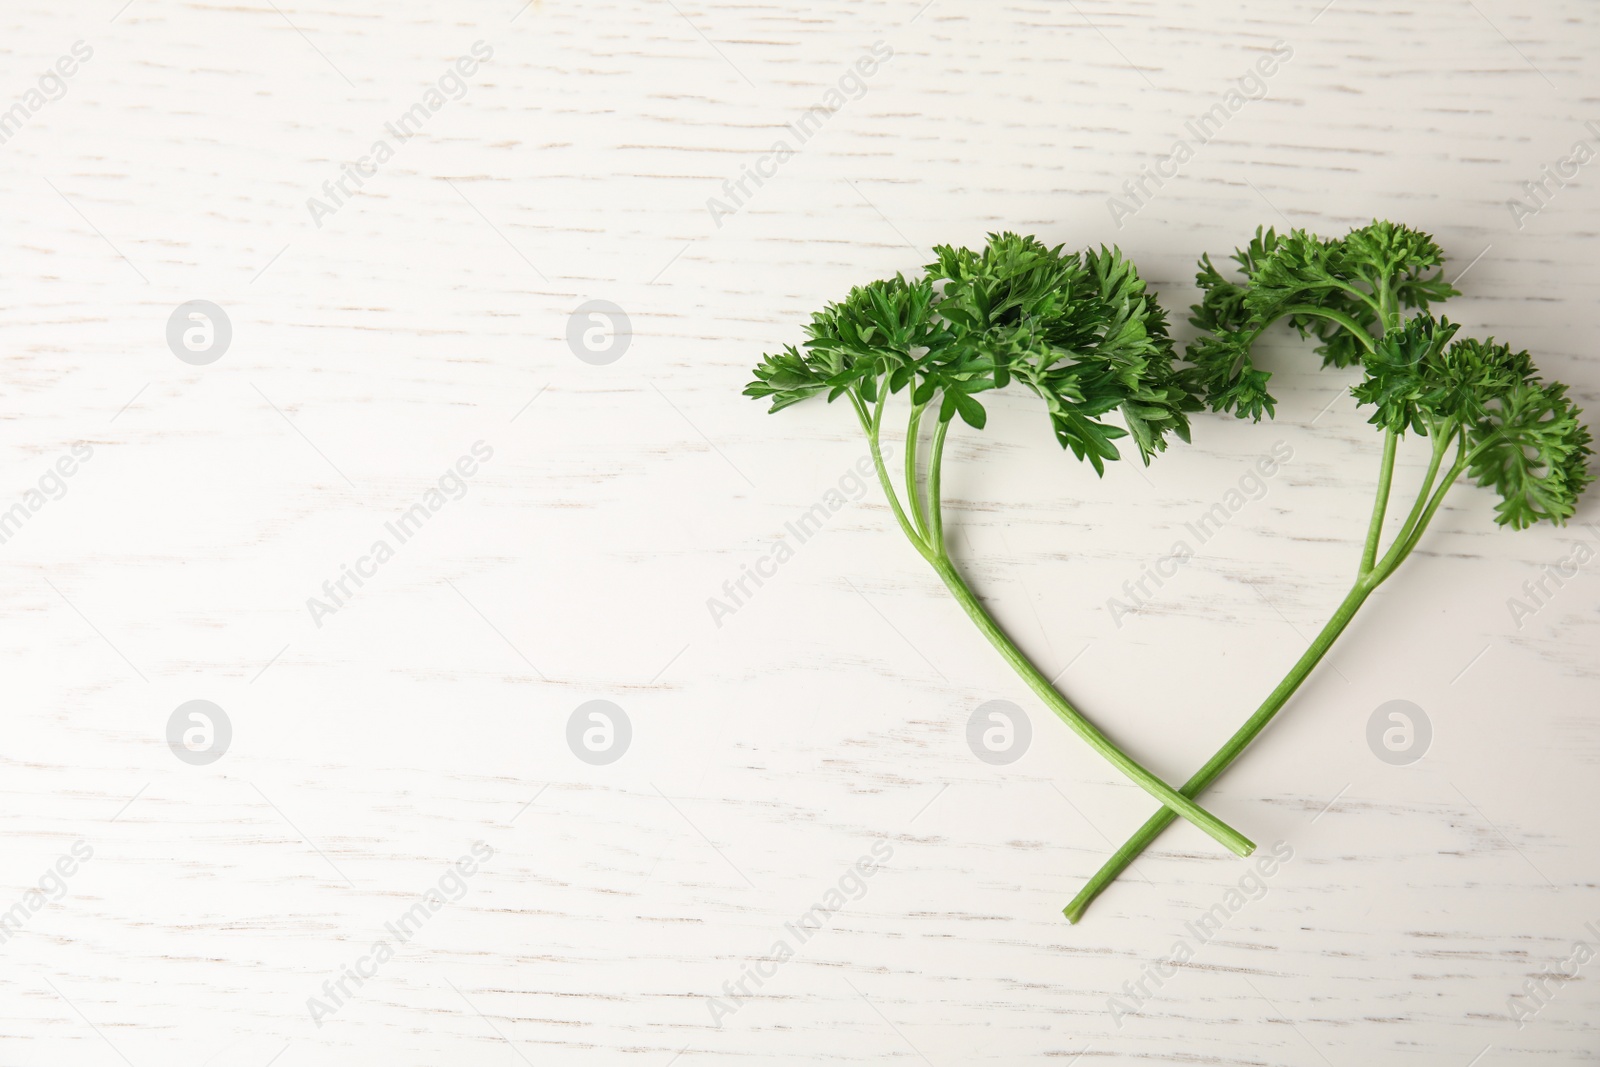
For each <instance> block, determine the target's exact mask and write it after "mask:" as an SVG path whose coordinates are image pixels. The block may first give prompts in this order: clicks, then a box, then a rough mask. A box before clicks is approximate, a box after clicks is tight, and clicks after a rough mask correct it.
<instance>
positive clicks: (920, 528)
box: [880, 386, 944, 544]
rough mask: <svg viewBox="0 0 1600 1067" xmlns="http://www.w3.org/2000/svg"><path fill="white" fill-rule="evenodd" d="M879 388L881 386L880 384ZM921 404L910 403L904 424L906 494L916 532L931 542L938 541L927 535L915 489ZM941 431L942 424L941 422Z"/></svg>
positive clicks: (920, 434)
mask: <svg viewBox="0 0 1600 1067" xmlns="http://www.w3.org/2000/svg"><path fill="white" fill-rule="evenodd" d="M880 388H882V387H881V386H880ZM924 406H925V405H923V404H912V405H911V421H910V422H909V424H907V426H906V495H907V497H908V498H909V499H908V503H909V504H910V507H911V518H912V520H913V521H914V522H915V523H916V526H917V532H918V533H919V534H921V535H922V536H923V537H924V538H925V539H928V540H929V541H930V543H932V544H938V543H939V542H938V541H936V540H933V539H932V538H929V537H928V516H927V509H926V508H925V507H924V506H923V503H922V494H921V493H919V492H918V491H917V453H918V452H920V451H921V450H922V409H923V407H924ZM939 429H940V430H941V431H942V430H943V429H944V425H943V424H942V423H941V424H940V426H939Z"/></svg>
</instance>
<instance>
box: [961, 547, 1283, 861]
mask: <svg viewBox="0 0 1600 1067" xmlns="http://www.w3.org/2000/svg"><path fill="white" fill-rule="evenodd" d="M931 562H932V563H933V569H934V570H935V571H937V572H938V574H939V577H940V578H942V579H944V584H945V587H946V588H947V589H949V590H950V594H951V595H952V596H954V597H955V598H956V602H957V603H959V604H960V605H961V607H962V608H963V609H964V610H965V611H966V613H967V617H968V618H970V619H971V620H972V621H973V623H974V624H975V625H976V626H977V627H978V629H979V630H980V631H982V633H983V635H984V636H985V637H987V638H988V639H989V643H990V644H992V645H993V646H994V647H995V650H996V651H997V652H999V653H1000V656H1001V658H1003V659H1004V660H1005V661H1006V662H1007V663H1009V664H1010V665H1011V669H1012V670H1014V671H1016V672H1017V674H1018V675H1019V676H1021V678H1022V680H1023V681H1024V682H1026V683H1028V688H1029V689H1032V690H1033V693H1034V695H1035V696H1037V697H1038V698H1039V699H1040V700H1041V701H1043V703H1044V705H1045V706H1046V707H1047V708H1049V709H1050V710H1051V711H1053V712H1055V713H1056V715H1057V716H1058V717H1059V718H1060V719H1061V721H1062V722H1065V723H1066V724H1067V725H1068V726H1070V727H1072V729H1073V731H1074V732H1076V733H1077V735H1078V736H1079V737H1081V738H1083V739H1084V740H1085V741H1087V742H1088V743H1089V747H1090V748H1092V749H1094V750H1095V751H1096V752H1098V753H1100V755H1102V756H1104V757H1105V758H1106V760H1107V761H1109V762H1110V763H1111V764H1112V766H1114V767H1116V768H1117V769H1118V770H1120V771H1121V772H1122V773H1123V774H1124V775H1126V776H1127V777H1128V778H1129V780H1131V781H1132V782H1133V783H1134V784H1135V785H1138V786H1139V787H1140V788H1142V789H1144V790H1145V792H1147V793H1149V794H1150V795H1151V796H1153V797H1155V798H1156V799H1157V800H1159V801H1161V803H1163V804H1165V805H1167V807H1165V808H1163V809H1162V812H1163V813H1164V814H1167V815H1171V816H1173V817H1174V818H1176V816H1177V815H1182V816H1183V817H1184V818H1185V819H1188V820H1189V821H1190V822H1192V823H1194V824H1195V825H1196V826H1198V827H1199V828H1200V829H1202V830H1204V831H1205V832H1206V833H1208V834H1210V835H1211V836H1212V837H1213V838H1215V839H1216V840H1217V841H1219V842H1220V843H1221V844H1222V845H1223V846H1224V847H1225V848H1227V849H1228V850H1229V851H1231V852H1233V853H1234V854H1235V855H1239V856H1248V855H1250V853H1252V852H1254V851H1255V845H1254V843H1252V842H1251V841H1250V840H1249V838H1247V837H1245V836H1244V835H1243V834H1241V833H1239V831H1237V830H1235V829H1233V828H1232V827H1230V826H1228V825H1227V824H1226V823H1224V822H1222V821H1221V820H1220V819H1218V818H1217V817H1216V816H1215V815H1212V814H1211V813H1210V812H1208V811H1206V810H1205V809H1204V808H1202V807H1200V806H1199V805H1198V804H1196V803H1195V802H1194V801H1193V800H1192V799H1190V797H1188V796H1185V795H1183V794H1182V793H1179V792H1178V791H1177V790H1175V789H1173V788H1172V787H1171V786H1169V785H1167V783H1165V782H1163V781H1162V780H1161V779H1160V778H1157V777H1156V776H1155V775H1154V774H1152V773H1151V772H1150V771H1148V770H1146V769H1145V768H1144V767H1142V766H1141V765H1140V764H1139V763H1138V762H1136V761H1135V760H1134V759H1133V757H1131V756H1129V755H1128V754H1127V753H1126V752H1124V751H1122V749H1120V748H1118V747H1117V745H1116V743H1115V742H1113V741H1112V740H1111V739H1110V738H1109V737H1107V736H1106V735H1105V734H1104V733H1102V732H1101V731H1100V730H1099V728H1098V727H1096V726H1095V725H1094V724H1093V723H1091V722H1090V721H1089V720H1088V719H1086V718H1084V717H1083V715H1082V714H1081V713H1079V711H1078V710H1077V709H1076V708H1074V707H1073V706H1072V705H1071V704H1070V703H1068V702H1067V699H1066V698H1065V697H1063V696H1062V695H1061V694H1060V693H1059V692H1057V691H1056V688H1055V686H1054V685H1052V684H1051V682H1050V679H1048V678H1046V677H1045V676H1044V674H1043V673H1042V672H1041V671H1040V670H1039V669H1038V668H1037V667H1035V666H1034V665H1033V662H1032V661H1031V660H1029V659H1028V657H1027V656H1026V655H1024V654H1023V652H1022V650H1021V649H1019V648H1018V647H1017V646H1016V644H1015V643H1014V642H1013V641H1012V640H1011V638H1010V637H1008V636H1007V635H1006V633H1005V631H1004V630H1002V629H1000V626H999V624H998V623H996V622H995V620H994V618H993V616H991V615H990V614H989V612H988V611H987V609H985V608H984V606H983V604H982V603H981V602H980V601H979V600H978V598H977V596H975V595H974V594H973V592H972V590H971V589H970V588H968V587H967V583H966V582H965V581H963V580H962V577H961V572H960V571H958V570H956V567H955V564H954V563H953V562H951V560H950V557H949V556H947V555H944V554H943V553H940V555H939V556H938V557H937V558H936V559H934V560H932V561H931ZM1174 812H1175V813H1176V814H1174Z"/></svg>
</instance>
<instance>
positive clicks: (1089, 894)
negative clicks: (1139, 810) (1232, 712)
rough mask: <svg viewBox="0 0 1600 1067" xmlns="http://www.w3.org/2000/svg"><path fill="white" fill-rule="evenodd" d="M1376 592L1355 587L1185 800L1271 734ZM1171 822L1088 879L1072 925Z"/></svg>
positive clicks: (1148, 827)
mask: <svg viewBox="0 0 1600 1067" xmlns="http://www.w3.org/2000/svg"><path fill="white" fill-rule="evenodd" d="M1375 588H1377V583H1376V582H1374V581H1371V580H1370V579H1366V578H1362V579H1358V580H1357V581H1356V583H1355V585H1353V586H1352V587H1351V589H1350V592H1348V593H1347V594H1345V598H1344V599H1343V600H1342V601H1340V602H1339V606H1338V607H1337V608H1336V609H1334V612H1333V617H1332V618H1330V619H1329V620H1328V623H1327V625H1326V626H1324V627H1323V628H1322V632H1320V633H1319V634H1317V636H1316V637H1315V638H1314V639H1313V640H1312V642H1311V646H1310V647H1309V648H1307V649H1306V650H1305V653H1304V654H1303V655H1302V656H1301V657H1300V658H1299V659H1298V660H1296V661H1295V665H1294V666H1293V667H1292V668H1290V670H1289V673H1288V674H1286V675H1285V676H1284V678H1283V680H1282V681H1280V682H1279V683H1278V685H1277V688H1275V689H1274V690H1273V691H1272V693H1271V695H1270V696H1268V697H1267V699H1266V700H1265V701H1264V702H1263V703H1262V705H1261V706H1260V707H1259V708H1257V709H1256V713H1255V714H1254V715H1252V716H1250V718H1249V719H1248V720H1246V722H1245V724H1244V725H1243V726H1241V727H1240V728H1239V729H1238V730H1237V731H1236V732H1235V733H1234V735H1233V736H1232V737H1230V738H1228V742H1227V744H1225V745H1223V746H1222V747H1221V748H1219V749H1218V750H1217V753H1216V755H1214V756H1212V757H1211V759H1209V760H1208V761H1206V765H1205V766H1204V767H1201V768H1200V769H1199V770H1198V771H1196V772H1195V775H1194V777H1193V778H1190V779H1189V780H1188V781H1187V782H1185V783H1184V785H1183V794H1184V795H1185V796H1188V797H1196V796H1199V795H1200V794H1201V793H1202V792H1204V791H1205V790H1206V789H1207V788H1208V787H1209V786H1210V785H1211V783H1212V782H1215V781H1216V780H1217V779H1218V778H1219V777H1221V775H1222V772H1223V771H1225V770H1227V769H1228V766H1229V765H1230V764H1231V763H1233V761H1234V760H1236V759H1238V758H1239V755H1240V754H1241V753H1242V752H1244V750H1245V749H1246V748H1247V747H1249V745H1250V742H1252V741H1254V740H1255V739H1256V735H1257V734H1259V733H1260V732H1261V731H1262V730H1264V729H1266V726H1267V723H1269V722H1271V721H1272V719H1273V716H1275V715H1277V714H1278V711H1279V709H1281V708H1282V707H1283V706H1284V704H1286V703H1288V701H1289V698H1290V697H1292V696H1293V695H1294V693H1295V690H1297V689H1299V688H1300V683H1302V682H1304V681H1305V680H1306V677H1307V676H1308V675H1309V674H1310V673H1311V672H1312V670H1313V669H1314V668H1315V667H1316V666H1317V664H1318V663H1320V662H1321V661H1322V657H1323V656H1324V655H1326V654H1327V651H1328V649H1330V648H1332V647H1333V643H1334V641H1336V640H1338V638H1339V635H1340V634H1342V633H1343V632H1344V628H1345V627H1346V626H1348V625H1349V624H1350V620H1351V619H1352V618H1354V617H1355V614H1356V612H1357V610H1359V609H1360V607H1361V605H1362V604H1363V603H1364V602H1365V601H1366V599H1367V597H1368V596H1369V595H1370V594H1371V593H1372V590H1373V589H1375ZM1172 818H1173V816H1172V811H1171V809H1169V808H1163V809H1161V810H1160V811H1158V812H1156V813H1155V814H1154V815H1152V816H1150V818H1149V819H1147V820H1146V821H1145V824H1144V825H1143V826H1141V827H1139V829H1138V831H1137V832H1136V833H1135V834H1134V835H1133V836H1132V837H1130V838H1129V839H1128V840H1127V841H1126V842H1125V843H1124V844H1123V846H1122V847H1121V848H1119V849H1117V851H1116V852H1114V853H1113V854H1112V856H1111V858H1110V859H1108V860H1107V861H1106V862H1105V864H1104V865H1103V866H1101V868H1100V869H1099V870H1098V871H1096V872H1095V874H1094V877H1092V878H1090V879H1089V881H1088V884H1086V885H1085V886H1084V887H1083V888H1082V889H1081V890H1079V891H1078V895H1077V896H1075V897H1073V898H1072V903H1070V904H1068V905H1067V906H1066V908H1064V909H1063V913H1064V914H1065V915H1066V917H1067V919H1068V921H1070V922H1074V923H1075V922H1077V921H1078V920H1080V919H1082V918H1083V913H1084V911H1086V910H1087V909H1088V907H1089V905H1090V904H1091V903H1093V902H1094V899H1095V897H1097V896H1099V895H1100V894H1101V893H1102V892H1104V891H1105V889H1106V888H1107V887H1108V886H1110V885H1111V883H1112V882H1114V881H1116V879H1117V876H1118V875H1120V874H1121V873H1122V872H1123V871H1125V870H1127V869H1128V865H1129V864H1131V863H1132V862H1133V861H1134V859H1136V858H1137V857H1138V856H1139V854H1140V853H1141V852H1143V851H1144V850H1145V849H1147V848H1149V847H1150V845H1151V844H1153V843H1154V842H1155V839H1156V838H1157V837H1159V836H1160V835H1161V832H1162V831H1163V830H1165V829H1166V828H1167V827H1168V826H1171V825H1172Z"/></svg>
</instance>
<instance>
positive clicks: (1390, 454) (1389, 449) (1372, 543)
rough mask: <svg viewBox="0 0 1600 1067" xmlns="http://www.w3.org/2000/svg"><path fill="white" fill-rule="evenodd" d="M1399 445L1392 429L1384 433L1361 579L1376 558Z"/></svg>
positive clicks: (1362, 561)
mask: <svg viewBox="0 0 1600 1067" xmlns="http://www.w3.org/2000/svg"><path fill="white" fill-rule="evenodd" d="M1399 443H1400V435H1399V434H1398V433H1396V432H1395V431H1394V430H1392V429H1389V430H1385V431H1384V433H1383V465H1382V466H1380V467H1379V468H1378V495H1377V499H1376V500H1375V501H1374V502H1373V504H1372V521H1371V522H1370V523H1368V524H1367V543H1366V545H1365V546H1364V547H1363V548H1362V550H1361V570H1360V571H1359V572H1358V574H1359V576H1360V577H1362V578H1365V577H1366V576H1367V575H1368V574H1370V573H1371V572H1372V564H1373V562H1374V561H1375V560H1376V559H1377V558H1378V538H1379V537H1380V536H1381V535H1382V534H1383V517H1384V513H1385V512H1387V511H1388V509H1389V484H1390V483H1391V482H1392V481H1393V480H1394V453H1395V448H1396V446H1397V445H1399ZM1424 492H1426V490H1424ZM1418 499H1419V500H1420V499H1421V497H1418Z"/></svg>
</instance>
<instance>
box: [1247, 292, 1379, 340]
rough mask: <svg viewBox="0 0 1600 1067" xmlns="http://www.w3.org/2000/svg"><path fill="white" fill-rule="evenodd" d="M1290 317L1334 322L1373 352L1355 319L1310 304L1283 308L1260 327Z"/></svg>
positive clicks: (1330, 309) (1370, 336) (1368, 338)
mask: <svg viewBox="0 0 1600 1067" xmlns="http://www.w3.org/2000/svg"><path fill="white" fill-rule="evenodd" d="M1358 292H1359V290H1358ZM1369 303H1370V301H1369ZM1291 315H1309V316H1311V317H1312V318H1318V319H1327V320H1328V321H1329V322H1336V323H1338V324H1339V325H1340V326H1343V327H1344V328H1345V329H1346V330H1349V331H1350V332H1351V333H1352V334H1354V335H1355V338H1356V340H1358V341H1360V342H1361V344H1362V345H1363V346H1364V347H1365V348H1366V350H1367V351H1368V352H1371V351H1372V350H1373V341H1372V335H1371V334H1370V333H1368V332H1367V331H1366V330H1365V329H1364V328H1362V325H1361V324H1360V323H1359V322H1357V321H1356V320H1355V319H1352V318H1351V317H1350V316H1349V315H1346V314H1345V313H1344V312H1342V311H1335V310H1333V309H1332V308H1319V307H1315V306H1313V305H1310V304H1296V305H1294V306H1293V307H1287V308H1284V309H1283V311H1281V312H1280V313H1278V314H1277V315H1274V316H1273V317H1272V319H1271V321H1270V322H1267V323H1264V324H1263V325H1262V328H1263V329H1265V328H1266V326H1270V325H1271V324H1272V323H1273V322H1277V321H1278V320H1279V319H1282V318H1287V317H1289V316H1291ZM1258 332H1259V331H1258Z"/></svg>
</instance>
